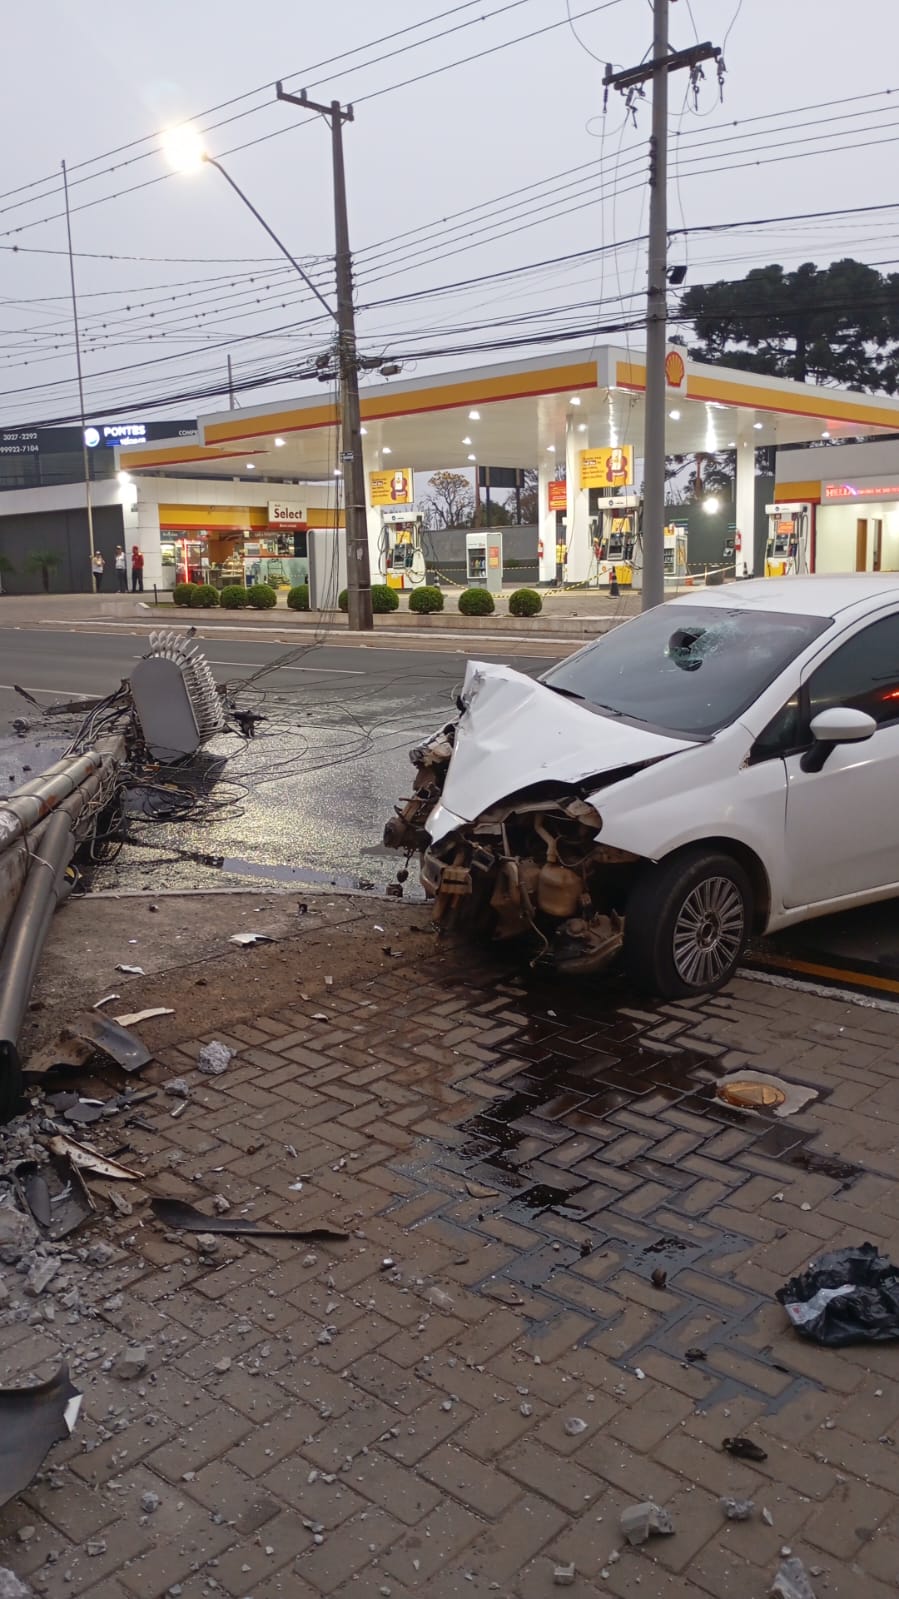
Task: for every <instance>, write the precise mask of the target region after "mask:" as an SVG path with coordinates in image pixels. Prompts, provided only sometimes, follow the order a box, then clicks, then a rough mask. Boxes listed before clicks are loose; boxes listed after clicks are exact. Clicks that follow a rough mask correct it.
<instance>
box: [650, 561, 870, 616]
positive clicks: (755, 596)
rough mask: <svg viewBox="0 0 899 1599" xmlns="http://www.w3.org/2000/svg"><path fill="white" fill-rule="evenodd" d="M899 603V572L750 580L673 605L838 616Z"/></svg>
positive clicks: (683, 598)
mask: <svg viewBox="0 0 899 1599" xmlns="http://www.w3.org/2000/svg"><path fill="white" fill-rule="evenodd" d="M893 598H895V599H896V600H899V572H883V573H881V572H826V573H824V572H821V573H816V574H815V575H814V576H809V577H763V578H750V579H748V580H745V581H741V582H737V583H728V584H727V585H726V586H723V587H720V588H719V587H715V588H703V589H696V590H695V591H693V592H691V593H685V594H678V596H677V598H676V599H674V600H672V601H671V602H670V603H671V604H673V605H723V606H725V607H726V608H727V609H728V610H739V611H744V610H745V611H753V610H759V611H785V612H788V613H790V614H792V615H794V616H836V615H837V614H838V613H839V612H840V611H846V610H849V609H850V608H851V607H853V606H859V607H861V608H863V607H864V605H865V604H866V603H869V602H871V601H874V602H879V603H880V604H888V603H889V601H890V600H891V599H893Z"/></svg>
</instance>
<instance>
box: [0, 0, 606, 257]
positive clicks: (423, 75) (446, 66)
mask: <svg viewBox="0 0 899 1599" xmlns="http://www.w3.org/2000/svg"><path fill="white" fill-rule="evenodd" d="M525 3H528V0H508V3H507V5H506V6H505V7H503V8H502V9H504V10H505V9H511V7H512V5H518V4H525ZM622 3H623V0H599V3H597V4H594V5H591V6H588V7H587V9H586V10H585V11H580V12H578V13H577V14H576V17H577V19H580V18H581V17H588V16H593V15H594V14H595V13H596V12H599V11H608V10H610V9H611V8H612V7H613V6H617V5H621V4H622ZM566 25H567V18H562V19H561V20H560V21H557V22H551V23H548V24H546V25H545V26H544V27H541V28H534V29H531V30H530V31H529V32H528V33H523V34H518V35H516V37H515V38H512V39H506V40H504V41H503V42H502V43H501V44H497V45H491V46H490V47H489V48H487V49H484V50H479V51H475V52H473V53H472V54H471V55H468V56H462V57H460V58H459V59H458V60H455V61H445V62H442V63H441V65H440V66H437V67H432V68H431V69H430V70H429V71H427V72H420V73H416V74H415V75H414V76H413V77H410V78H403V79H401V80H400V81H399V82H397V83H391V84H385V85H384V86H383V87H382V88H380V89H373V90H371V91H370V92H369V93H368V94H364V95H357V96H356V98H355V104H356V105H362V104H365V103H366V102H367V101H369V100H377V99H380V98H381V97H382V96H383V95H385V94H394V93H396V92H398V91H399V90H400V89H405V88H408V87H409V86H410V85H411V84H419V83H423V82H426V81H427V80H429V79H430V78H434V77H438V76H440V75H442V74H443V73H445V72H451V71H455V69H456V68H457V67H462V66H469V65H470V64H471V63H472V62H474V61H482V60H485V59H487V58H488V57H490V56H494V55H496V54H498V53H499V52H500V51H503V50H509V49H511V48H513V47H514V46H515V45H517V44H525V43H528V42H530V41H531V40H533V39H538V38H542V37H543V36H544V35H545V34H547V33H552V32H554V31H555V30H556V29H557V28H560V27H565V26H566ZM438 37H440V36H439V35H434V36H433V38H434V39H436V38H438ZM428 42H433V39H432V40H429V41H428ZM410 48H416V47H415V46H410ZM353 70H356V69H355V68H354V69H353ZM260 109H262V108H260ZM312 120H313V119H311V118H310V119H308V121H307V122H294V123H289V124H286V125H285V126H284V127H283V128H277V129H275V130H274V131H273V132H272V133H268V134H262V135H261V136H260V137H259V138H258V139H250V140H247V141H246V142H244V143H243V144H239V145H235V146H233V148H232V149H230V150H224V151H221V152H219V158H222V157H226V156H230V155H235V154H237V153H238V152H239V151H241V150H248V149H251V148H252V147H253V146H254V145H257V144H263V143H265V142H267V141H268V140H269V139H275V138H280V137H282V135H284V134H285V133H289V132H290V131H291V130H292V129H294V128H301V127H305V126H307V125H308V123H309V122H311V121H312ZM156 153H159V152H156ZM173 176H175V174H174V173H172V172H164V173H161V174H159V176H157V177H155V178H147V179H145V180H144V181H143V182H142V183H136V184H132V185H130V186H129V187H128V188H125V189H120V190H115V191H113V192H112V193H109V194H105V195H100V196H98V197H97V198H96V199H94V200H86V201H85V202H84V203H83V204H82V205H80V206H73V207H72V212H73V214H74V213H75V212H76V211H87V210H91V209H93V208H94V207H95V206H98V205H105V204H106V203H107V202H108V201H109V200H117V199H121V198H122V197H123V196H124V195H127V194H135V193H138V192H139V191H141V190H143V189H147V188H152V187H153V186H155V185H156V184H157V183H163V182H167V181H168V179H170V178H171V177H173ZM50 192H51V193H52V192H55V191H50ZM38 198H40V199H44V198H49V195H42V196H39V197H38ZM28 203H31V202H28ZM62 214H63V213H62V212H51V213H48V214H47V215H45V216H42V217H36V218H34V219H32V220H31V221H30V222H24V223H20V224H19V225H18V227H14V228H7V229H5V230H4V232H3V233H2V234H0V238H10V237H12V235H13V234H17V233H24V232H26V231H28V230H30V229H31V228H37V227H42V226H43V225H44V224H45V223H48V222H55V221H57V220H58V219H59V217H60V216H61V215H62Z"/></svg>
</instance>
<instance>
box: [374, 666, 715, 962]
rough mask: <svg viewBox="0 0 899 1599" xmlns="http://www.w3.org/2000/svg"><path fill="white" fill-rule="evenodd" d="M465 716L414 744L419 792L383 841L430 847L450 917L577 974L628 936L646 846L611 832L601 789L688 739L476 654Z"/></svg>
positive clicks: (425, 866) (427, 874) (440, 901)
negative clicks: (639, 848) (630, 721)
mask: <svg viewBox="0 0 899 1599" xmlns="http://www.w3.org/2000/svg"><path fill="white" fill-rule="evenodd" d="M459 705H460V715H459V718H458V720H457V721H455V722H452V723H449V724H448V725H447V726H446V727H444V728H443V729H442V730H441V731H440V732H439V733H436V734H435V735H434V736H433V737H431V738H429V739H427V740H425V741H424V742H423V743H422V744H420V745H417V746H416V747H415V748H414V749H412V750H410V752H409V753H410V759H411V761H412V764H413V766H414V767H415V780H414V784H413V790H412V793H411V795H410V796H409V797H408V798H406V799H404V800H402V801H401V802H400V803H399V804H398V805H397V807H396V814H395V815H394V816H393V817H391V819H390V820H389V821H388V823H387V826H386V828H385V833H384V840H385V843H386V844H387V845H389V846H390V847H392V848H395V849H401V850H405V851H406V853H407V854H408V855H412V854H415V853H418V854H419V855H420V857H421V882H422V886H423V888H424V889H425V892H426V894H427V895H428V897H429V899H431V900H432V902H433V905H434V919H435V921H436V922H437V924H438V925H439V926H440V927H441V928H442V929H444V930H447V931H448V930H451V929H452V930H457V931H465V932H467V933H470V934H475V935H479V936H481V937H488V938H493V939H500V940H507V939H516V938H525V939H528V940H529V941H530V942H531V945H532V947H533V950H534V953H535V956H536V957H537V958H538V959H540V960H541V961H544V962H546V963H548V964H551V965H552V966H553V967H554V968H555V969H557V970H560V971H565V972H568V973H572V974H579V973H590V972H597V971H600V970H602V969H603V967H605V966H607V965H609V963H610V962H611V961H612V960H614V958H615V956H616V955H617V954H618V952H619V950H620V949H621V946H622V943H623V937H624V921H623V910H624V905H625V902H626V899H627V892H628V886H629V883H630V880H631V878H632V876H633V873H634V870H635V867H637V866H638V864H639V859H640V858H639V857H638V856H636V855H634V854H631V853H629V852H628V851H626V850H622V849H617V848H615V847H613V846H611V845H609V844H608V843H606V842H605V841H604V840H603V837H602V826H603V823H602V814H601V810H600V809H599V806H598V803H597V801H598V800H599V799H600V796H601V791H602V789H603V788H604V787H608V786H609V785H611V784H613V783H618V782H621V781H622V780H624V779H626V778H628V777H630V776H631V775H633V774H634V773H635V772H637V771H640V770H641V769H643V768H644V767H645V766H647V765H650V764H652V763H654V762H656V761H658V760H660V759H662V758H664V757H665V755H667V754H668V753H672V752H674V751H676V750H677V749H679V748H682V747H683V746H682V744H681V743H680V742H678V741H675V740H670V739H669V740H663V739H660V738H658V737H657V736H656V735H654V734H649V733H647V734H641V733H640V732H637V731H635V730H634V729H632V728H626V727H622V726H620V725H617V724H615V723H614V722H611V721H608V720H605V719H602V718H600V717H598V716H596V715H594V714H593V713H592V710H591V709H590V708H587V707H583V706H581V705H579V704H574V703H573V702H571V701H569V700H566V699H564V698H560V697H559V696H558V695H556V694H554V693H553V692H551V691H550V690H549V689H548V688H546V687H544V686H543V685H542V684H540V683H538V682H535V681H533V680H532V679H531V678H528V677H525V676H524V675H523V674H521V673H518V672H515V671H513V670H512V669H511V668H509V667H504V666H503V667H501V666H485V665H483V664H482V663H478V662H472V663H470V665H469V668H468V671H467V673H466V678H465V683H464V685H463V689H462V693H461V695H460V699H459Z"/></svg>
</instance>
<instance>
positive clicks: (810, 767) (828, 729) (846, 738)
mask: <svg viewBox="0 0 899 1599" xmlns="http://www.w3.org/2000/svg"><path fill="white" fill-rule="evenodd" d="M876 732H877V723H876V722H875V720H874V718H873V716H869V715H868V714H867V712H866V711H854V710H852V709H851V708H850V707H849V706H848V705H835V706H834V707H833V709H832V710H829V711H819V712H818V715H817V716H814V717H813V718H812V721H811V733H812V737H813V739H814V740H815V742H814V744H813V745H812V747H811V749H808V750H806V752H805V754H804V755H803V757H802V759H801V761H800V762H799V765H800V766H801V768H802V770H803V771H804V772H820V770H821V768H822V766H823V765H824V762H825V761H826V760H827V757H828V756H829V755H830V753H831V751H832V750H833V749H835V747H836V745H837V744H861V743H864V741H865V739H868V738H871V737H872V736H873V734H874V733H876Z"/></svg>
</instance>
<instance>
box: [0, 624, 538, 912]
mask: <svg viewBox="0 0 899 1599" xmlns="http://www.w3.org/2000/svg"><path fill="white" fill-rule="evenodd" d="M202 647H203V649H204V650H205V652H206V655H207V659H208V660H209V662H210V665H211V666H212V669H213V672H214V673H215V676H216V679H217V680H218V682H220V683H225V682H227V683H228V684H229V685H231V686H232V687H236V686H237V685H240V684H243V685H244V686H243V687H242V688H240V689H239V693H238V698H239V703H240V704H241V705H244V706H247V707H249V708H251V709H254V710H256V711H258V712H259V713H260V714H262V715H263V716H265V717H266V718H267V720H266V721H265V722H263V723H261V724H260V728H259V736H258V737H257V738H256V739H254V740H253V741H252V742H251V743H249V744H247V745H242V744H241V743H240V742H239V741H237V740H235V739H234V738H228V739H226V740H219V741H217V742H216V744H215V745H213V746H212V747H211V748H212V749H213V750H215V751H217V752H220V753H221V754H223V755H227V756H228V760H227V762H226V764H225V766H224V768H223V771H222V776H221V778H220V780H219V781H218V782H217V784H216V786H215V791H214V797H215V799H216V801H217V802H218V803H219V804H220V808H219V809H217V810H216V812H215V813H214V815H213V816H212V817H209V818H207V819H206V820H204V822H203V823H202V824H200V825H197V824H195V823H192V822H186V823H179V824H178V825H177V826H174V825H165V826H163V825H161V824H159V823H154V824H152V825H149V824H146V823H140V824H139V825H138V826H137V828H136V830H135V831H136V833H137V836H138V839H139V847H137V848H133V849H128V850H126V851H123V852H122V854H121V855H120V856H119V857H118V859H117V861H116V862H115V863H114V864H113V865H111V866H108V867H106V868H104V870H103V871H102V872H101V874H100V876H99V879H98V882H99V885H100V886H103V887H114V886H115V887H121V888H138V887H140V888H143V887H151V888H155V889H157V890H160V889H162V888H169V889H171V888H182V887H204V888H208V887H210V886H215V885H216V884H218V885H221V886H226V885H231V884H233V883H236V882H237V881H238V880H242V882H243V886H246V880H247V878H250V879H251V880H252V879H255V880H258V881H259V882H260V883H262V882H265V883H267V884H271V883H280V884H282V885H283V884H284V883H286V882H287V883H290V882H293V883H296V884H297V885H298V886H301V885H302V884H303V883H310V882H319V883H334V884H335V885H337V886H341V887H358V886H359V884H360V883H369V882H370V883H372V884H374V885H375V886H377V887H379V888H382V887H383V886H384V885H385V884H386V883H388V882H390V881H391V880H392V879H393V878H394V876H395V874H396V871H397V868H398V867H399V866H401V865H402V858H401V857H398V856H397V855H395V854H394V853H393V852H388V851H386V850H384V849H383V846H382V845H381V842H380V840H381V833H382V831H383V826H384V822H385V821H386V819H387V817H388V815H389V814H390V812H391V810H392V808H393V805H394V803H395V801H396V800H397V799H398V798H399V796H400V795H401V794H403V793H404V792H406V791H407V788H406V785H407V783H408V779H409V777H410V776H411V770H412V769H411V767H410V765H409V762H408V759H407V756H406V751H407V749H408V748H409V747H410V746H411V745H412V744H414V743H415V742H416V741H417V740H418V739H420V738H421V737H422V736H423V735H425V734H427V733H430V732H433V731H434V730H435V729H436V728H438V727H440V726H441V725H442V724H443V723H444V722H445V721H447V720H449V718H450V717H451V716H453V715H454V714H455V711H454V705H453V700H454V691H455V690H457V689H458V686H459V684H460V683H461V679H462V675H463V672H464V669H465V661H466V658H467V657H466V653H464V652H462V651H461V650H460V649H459V647H458V643H457V642H449V641H448V643H447V646H446V648H445V649H439V648H438V649H435V648H433V646H432V647H430V648H428V649H427V650H422V651H417V650H410V649H408V648H403V649H399V650H390V649H385V648H382V647H381V646H379V647H378V648H376V649H366V648H365V647H364V646H359V647H356V648H353V647H347V646H344V645H341V646H332V647H328V646H327V645H322V646H317V647H315V648H310V647H309V646H308V645H302V646H300V647H299V648H291V647H285V646H284V645H283V644H273V643H266V642H265V641H263V640H259V641H257V640H255V639H254V640H248V641H242V642H236V641H235V640H233V639H221V640H218V639H206V640H204V641H203V644H202ZM146 648H147V644H146V635H145V634H132V633H128V632H127V631H124V630H123V631H122V632H116V633H114V634H110V633H100V632H98V633H91V632H90V631H88V630H87V629H85V628H78V629H76V630H73V631H71V632H68V631H65V632H64V631H57V630H47V631H44V630H41V629H40V628H33V629H29V628H22V629H8V630H7V629H0V731H4V732H5V731H6V729H7V728H8V727H9V724H10V722H11V721H12V719H13V718H15V717H24V718H25V719H27V720H29V721H31V722H32V723H33V733H32V734H29V742H28V744H27V745H23V744H22V743H21V741H20V740H19V739H17V738H12V739H11V740H8V741H7V740H4V741H3V744H2V745H0V784H2V785H3V786H8V787H12V784H11V783H10V782H9V779H10V777H12V778H14V779H15V780H16V781H22V779H23V772H22V768H23V766H24V765H30V766H32V768H33V770H35V771H36V770H38V768H39V766H40V764H41V762H42V761H43V763H44V764H47V763H48V761H49V760H50V759H52V758H53V756H54V754H55V753H56V748H55V746H54V745H53V743H52V742H48V737H49V735H48V733H47V732H46V731H45V730H42V729H41V728H40V727H39V725H38V719H37V717H36V713H34V712H33V710H32V709H31V708H30V707H29V706H28V704H27V703H26V702H25V701H24V700H23V699H22V698H21V696H19V695H17V694H16V693H15V689H14V685H15V684H18V685H19V686H20V687H22V688H24V689H27V690H28V692H29V693H30V694H32V695H33V696H34V697H35V699H37V700H38V701H39V702H40V703H41V704H42V705H43V704H50V703H51V702H52V701H53V700H54V699H59V698H64V699H68V698H71V697H73V696H78V695H82V694H83V695H92V694H106V693H109V692H110V691H111V690H112V689H113V688H115V687H116V686H117V685H118V683H119V681H120V680H121V679H122V678H123V677H125V676H127V675H128V674H129V673H130V671H131V669H132V667H133V664H134V662H135V661H136V660H137V659H139V658H140V656H141V654H143V653H144V651H145V650H146ZM479 653H482V654H484V655H485V658H486V659H498V658H500V657H497V656H490V655H487V654H486V652H479ZM276 661H280V662H282V663H283V664H281V665H279V666H277V667H276V668H275V667H273V663H274V662H276ZM514 664H515V666H516V668H517V669H518V670H520V671H534V672H538V671H543V670H545V669H546V667H547V666H548V665H549V662H548V661H547V660H546V658H545V656H544V657H540V658H538V657H533V658H522V657H520V656H517V657H516V659H515V662H514ZM250 679H252V682H251V681H249V680H250ZM32 739H34V740H40V748H39V749H37V750H35V749H34V748H33V747H32V742H31V741H32ZM4 761H5V765H4ZM24 775H27V774H24ZM213 863H214V864H213ZM410 889H411V885H410Z"/></svg>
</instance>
